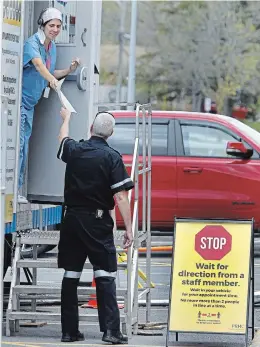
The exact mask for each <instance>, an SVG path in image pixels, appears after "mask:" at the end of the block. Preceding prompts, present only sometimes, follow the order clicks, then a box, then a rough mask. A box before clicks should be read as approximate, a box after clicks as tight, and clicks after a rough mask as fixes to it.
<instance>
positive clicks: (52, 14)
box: [42, 7, 62, 24]
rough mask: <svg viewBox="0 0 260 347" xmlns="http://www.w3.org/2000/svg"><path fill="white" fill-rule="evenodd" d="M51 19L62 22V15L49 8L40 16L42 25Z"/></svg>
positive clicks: (56, 10) (55, 9)
mask: <svg viewBox="0 0 260 347" xmlns="http://www.w3.org/2000/svg"><path fill="white" fill-rule="evenodd" d="M52 19H59V20H60V21H61V22H62V15H61V12H60V11H59V10H58V9H57V8H54V7H49V8H47V10H46V11H45V12H44V13H43V14H42V21H43V24H45V23H46V22H48V21H49V20H52Z"/></svg>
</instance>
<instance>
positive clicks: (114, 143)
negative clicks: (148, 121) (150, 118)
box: [108, 123, 168, 155]
mask: <svg viewBox="0 0 260 347" xmlns="http://www.w3.org/2000/svg"><path fill="white" fill-rule="evenodd" d="M147 130H148V129H147ZM167 137H168V125H167V124H153V125H152V155H167ZM139 139H140V143H139V146H140V151H139V153H140V154H142V125H140V127H139ZM146 139H147V137H146ZM134 142H135V124H134V123H126V124H116V126H115V131H114V134H113V135H112V136H111V137H110V138H109V139H108V143H109V145H110V146H111V147H113V148H114V149H116V150H117V151H118V152H120V153H121V154H133V152H134Z"/></svg>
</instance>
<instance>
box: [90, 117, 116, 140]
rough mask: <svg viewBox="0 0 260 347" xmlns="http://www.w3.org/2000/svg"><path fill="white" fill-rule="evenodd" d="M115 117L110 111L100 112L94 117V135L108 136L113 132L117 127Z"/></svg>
mask: <svg viewBox="0 0 260 347" xmlns="http://www.w3.org/2000/svg"><path fill="white" fill-rule="evenodd" d="M115 123H116V122H115V118H114V117H113V116H112V114H110V113H108V112H100V113H98V114H97V115H96V118H95V119H94V123H93V127H92V133H93V135H96V136H100V137H104V138H108V137H109V136H111V135H112V134H113V130H114V127H115Z"/></svg>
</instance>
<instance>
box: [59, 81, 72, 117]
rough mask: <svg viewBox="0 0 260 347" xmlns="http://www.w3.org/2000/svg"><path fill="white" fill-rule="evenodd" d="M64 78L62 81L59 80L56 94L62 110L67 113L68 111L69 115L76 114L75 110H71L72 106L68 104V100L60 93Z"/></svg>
mask: <svg viewBox="0 0 260 347" xmlns="http://www.w3.org/2000/svg"><path fill="white" fill-rule="evenodd" d="M64 80H65V78H63V79H62V80H60V81H59V82H58V86H57V90H56V91H57V94H58V96H59V99H60V102H61V104H62V106H63V107H64V108H66V109H67V110H68V111H70V112H71V113H72V112H74V113H77V112H76V111H75V109H74V108H73V106H72V105H71V103H70V102H69V100H68V99H67V98H66V96H65V95H64V94H63V93H62V91H61V86H62V83H63V82H64Z"/></svg>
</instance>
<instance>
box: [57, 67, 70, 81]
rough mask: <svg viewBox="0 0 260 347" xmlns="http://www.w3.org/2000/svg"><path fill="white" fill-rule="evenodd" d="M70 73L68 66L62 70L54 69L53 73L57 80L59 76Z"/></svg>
mask: <svg viewBox="0 0 260 347" xmlns="http://www.w3.org/2000/svg"><path fill="white" fill-rule="evenodd" d="M69 73H70V68H68V69H64V70H55V71H54V73H53V75H54V77H55V78H57V80H60V79H61V78H63V77H65V76H67V75H68V74H69Z"/></svg>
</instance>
